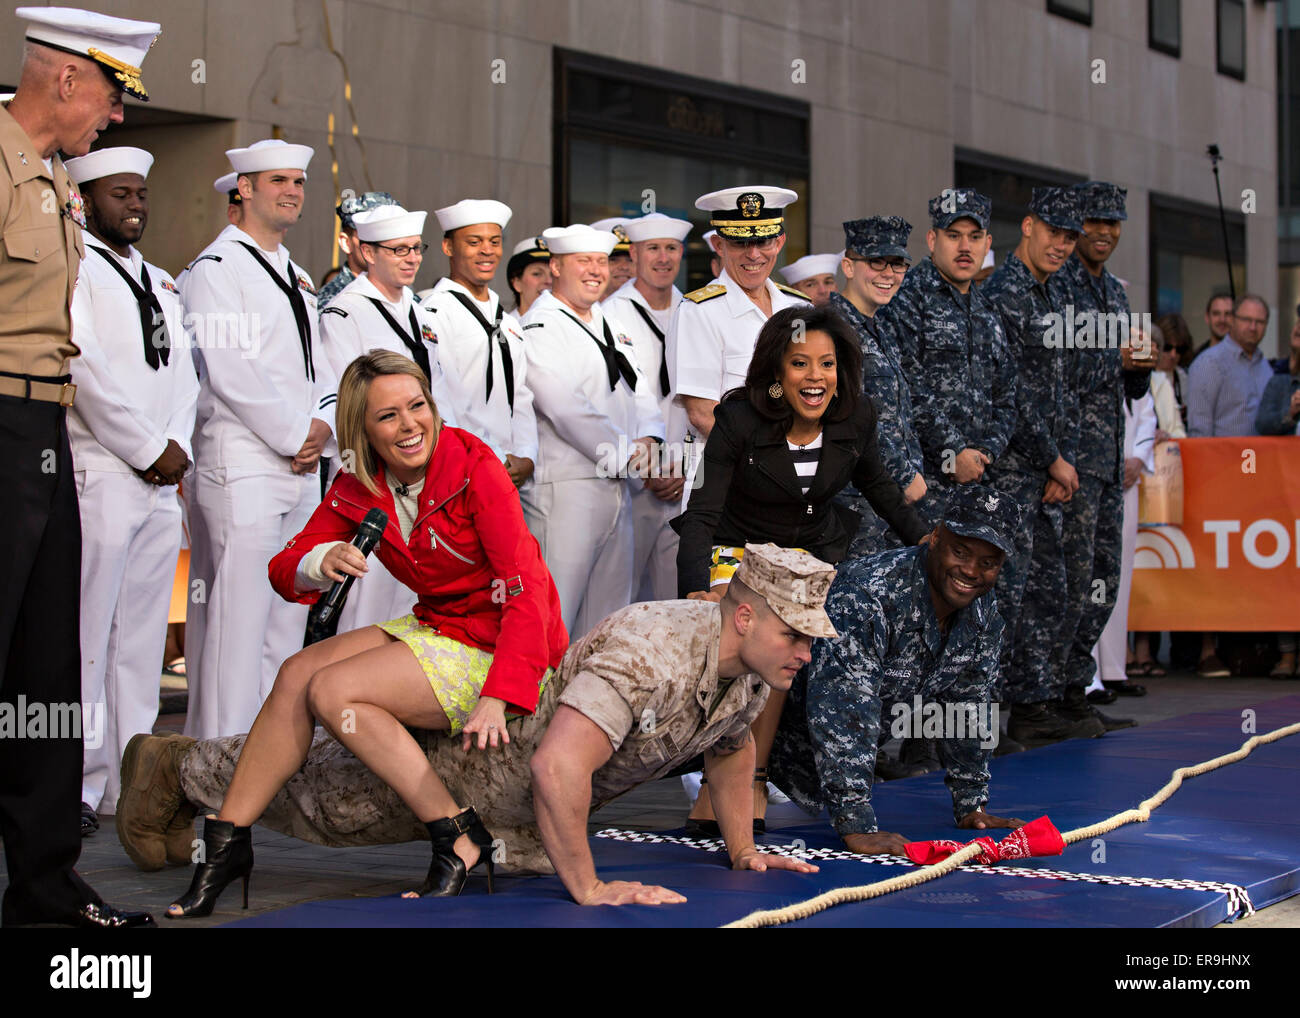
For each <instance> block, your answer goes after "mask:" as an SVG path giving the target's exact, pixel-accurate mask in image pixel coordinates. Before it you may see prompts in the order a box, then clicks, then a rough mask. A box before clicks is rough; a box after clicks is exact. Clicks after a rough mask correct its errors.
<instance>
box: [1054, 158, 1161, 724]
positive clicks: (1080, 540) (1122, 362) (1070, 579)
mask: <svg viewBox="0 0 1300 1018" xmlns="http://www.w3.org/2000/svg"><path fill="white" fill-rule="evenodd" d="M1076 190H1077V191H1078V193H1079V199H1080V204H1081V207H1082V214H1083V232H1082V233H1081V234H1080V235H1079V241H1078V244H1077V245H1076V246H1075V251H1074V255H1073V256H1072V257H1071V258H1070V260H1069V261H1068V262H1066V265H1065V268H1063V269H1062V270H1061V273H1060V276H1061V282H1062V283H1063V284H1065V285H1067V286H1068V287H1069V305H1068V306H1067V309H1068V310H1072V312H1073V314H1074V316H1075V325H1074V329H1073V332H1074V335H1073V336H1072V337H1070V339H1073V340H1074V341H1075V349H1069V348H1068V343H1069V339H1067V338H1066V337H1062V339H1063V340H1064V341H1066V342H1067V349H1066V351H1065V352H1066V356H1067V358H1068V363H1069V366H1070V374H1071V378H1072V381H1073V385H1074V390H1075V393H1076V395H1077V398H1078V401H1079V443H1078V454H1077V458H1076V460H1075V469H1076V470H1077V471H1078V473H1079V490H1078V491H1077V492H1076V493H1075V495H1074V497H1073V498H1072V499H1071V500H1070V501H1069V502H1068V503H1066V505H1065V508H1064V517H1065V519H1064V523H1065V539H1064V543H1065V566H1066V596H1067V599H1068V600H1067V605H1066V615H1065V619H1064V621H1063V622H1062V625H1061V629H1060V631H1059V633H1058V637H1057V645H1056V647H1055V648H1053V655H1054V658H1055V660H1056V662H1057V666H1058V668H1059V669H1060V671H1059V672H1058V680H1057V681H1058V687H1057V688H1058V696H1059V697H1060V701H1059V703H1058V704H1057V705H1056V707H1055V710H1056V711H1057V713H1059V714H1062V715H1064V716H1065V717H1067V718H1071V719H1080V718H1085V717H1092V718H1095V719H1096V720H1099V721H1100V722H1101V723H1102V724H1103V726H1104V727H1105V728H1106V729H1107V730H1111V729H1114V728H1127V727H1131V726H1133V725H1134V724H1135V722H1133V721H1128V720H1124V719H1117V718H1109V717H1107V716H1106V715H1104V714H1102V713H1101V712H1100V711H1099V710H1097V709H1096V708H1095V707H1093V706H1092V705H1091V704H1089V703H1088V702H1087V700H1086V699H1085V698H1084V690H1085V688H1086V687H1087V685H1088V683H1089V682H1091V681H1092V675H1093V671H1094V670H1095V664H1094V662H1093V658H1092V649H1093V647H1094V646H1096V643H1097V640H1098V638H1099V637H1100V636H1101V632H1102V630H1103V629H1105V628H1106V622H1107V620H1109V618H1110V614H1111V612H1112V611H1113V610H1114V608H1115V595H1116V592H1117V591H1118V590H1119V573H1120V553H1121V525H1122V522H1123V504H1124V502H1123V500H1124V398H1125V396H1126V395H1127V396H1128V397H1129V398H1130V399H1141V398H1142V395H1143V394H1144V393H1145V392H1146V391H1147V388H1148V386H1149V385H1150V379H1151V368H1152V367H1154V365H1155V362H1154V360H1152V359H1140V358H1139V357H1136V356H1135V351H1134V350H1133V349H1132V348H1131V347H1130V346H1129V343H1128V338H1129V330H1128V328H1127V326H1125V325H1122V324H1121V326H1120V328H1119V329H1118V332H1119V336H1118V337H1117V339H1118V342H1117V343H1116V344H1114V345H1111V344H1109V343H1108V342H1107V341H1106V336H1107V331H1108V330H1107V325H1108V323H1111V322H1114V321H1115V319H1114V318H1108V317H1106V316H1116V315H1121V314H1122V315H1123V316H1124V319H1127V318H1128V315H1129V306H1128V297H1127V295H1126V294H1125V293H1124V287H1123V284H1121V283H1120V281H1119V280H1118V279H1116V278H1115V276H1114V275H1112V274H1111V273H1110V271H1109V270H1108V269H1107V268H1106V265H1105V263H1106V260H1107V259H1108V258H1109V257H1110V256H1111V254H1112V253H1113V252H1114V250H1115V245H1116V244H1117V243H1118V241H1119V235H1120V226H1121V223H1122V222H1123V221H1124V220H1125V219H1127V218H1128V216H1127V214H1126V212H1125V208H1124V200H1125V196H1126V195H1127V191H1125V189H1124V188H1122V187H1117V186H1115V185H1114V184H1109V183H1105V182H1103V181H1089V182H1088V183H1086V184H1079V185H1077V187H1076ZM1080 313H1083V314H1085V315H1092V316H1095V317H1094V323H1093V327H1092V329H1091V330H1090V331H1091V337H1092V340H1093V341H1094V342H1093V344H1092V346H1091V348H1089V347H1088V346H1082V344H1081V343H1080V342H1079V341H1081V340H1082V341H1085V342H1086V341H1087V339H1088V331H1086V330H1085V329H1083V328H1081V326H1080V324H1079V315H1080ZM1120 321H1121V322H1122V321H1123V319H1121V320H1120ZM1081 346H1082V348H1081Z"/></svg>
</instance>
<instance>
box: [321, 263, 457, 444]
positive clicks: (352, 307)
mask: <svg viewBox="0 0 1300 1018" xmlns="http://www.w3.org/2000/svg"><path fill="white" fill-rule="evenodd" d="M372 300H377V301H379V302H380V303H381V304H383V305H384V307H385V308H387V310H388V313H389V314H390V315H392V317H393V320H394V321H395V322H397V324H398V325H399V326H401V327H402V330H403V331H405V332H407V333H409V332H410V329H411V310H412V309H414V310H415V321H416V324H417V325H419V326H420V340H421V342H422V343H424V347H425V349H426V350H427V351H428V352H429V373H430V374H431V375H432V376H433V377H432V378H430V379H429V389H430V391H431V392H432V393H433V401H434V402H435V403H436V404H437V405H438V413H439V415H440V416H441V417H442V419H443V421H444V422H445V423H447V424H450V425H451V426H452V427H453V428H456V427H460V414H459V413H458V409H457V407H456V400H455V394H454V393H453V392H452V390H451V387H450V386H449V384H448V382H447V372H446V370H445V369H444V368H443V366H442V348H441V345H440V343H439V339H438V332H437V326H436V322H435V321H434V316H433V314H432V313H431V312H429V311H426V310H425V309H424V308H422V307H421V306H420V302H419V301H418V300H416V299H415V294H414V293H412V292H411V288H410V287H409V286H404V287H402V292H401V294H400V295H399V297H398V299H397V301H396V302H393V301H390V300H389V299H388V298H387V297H385V296H384V295H383V294H382V293H381V292H380V291H379V287H377V286H375V284H374V283H373V282H371V280H370V277H369V275H367V274H366V273H364V272H363V273H361V275H359V276H357V278H356V279H354V280H352V282H350V283H349V284H348V285H347V286H345V287H344V288H343V289H342V290H340V291H339V292H338V295H337V296H335V298H334V299H333V300H332V301H330V302H329V306H328V307H327V308H325V310H324V311H322V312H321V316H320V325H321V346H322V347H323V348H324V350H325V356H326V357H328V358H329V361H330V365H331V367H332V369H333V371H334V373H335V375H337V376H338V377H339V378H342V377H343V372H344V371H346V370H347V366H348V365H349V364H351V363H352V362H353V361H354V360H356V359H357V358H358V357H360V356H361V355H362V354H363V353H367V352H369V351H370V350H391V351H392V352H393V353H400V354H401V355H402V356H403V357H410V356H411V351H410V349H408V348H407V346H406V344H405V343H403V342H402V340H401V337H399V336H398V335H397V333H395V332H394V331H393V327H392V326H391V325H389V324H388V322H387V321H385V320H384V316H383V314H381V313H380V311H379V309H378V308H376V307H375V305H374V304H373V303H371V301H372ZM412 359H414V358H412Z"/></svg>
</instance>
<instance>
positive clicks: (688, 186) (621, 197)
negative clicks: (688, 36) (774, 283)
mask: <svg viewBox="0 0 1300 1018" xmlns="http://www.w3.org/2000/svg"><path fill="white" fill-rule="evenodd" d="M555 82H556V86H555V137H554V144H555V160H554V166H555V173H554V202H553V213H554V222H556V223H557V224H564V223H590V222H593V221H595V220H598V219H604V218H606V217H609V216H626V217H629V218H634V217H636V216H639V215H642V214H644V213H646V212H649V211H652V210H653V211H657V212H662V213H664V214H665V215H670V216H674V217H676V218H679V219H689V220H691V222H693V223H694V224H695V230H693V231H692V232H691V234H690V236H689V237H688V238H687V240H686V257H685V258H684V259H683V272H684V278H683V279H679V285H680V286H681V287H682V289H684V290H693V289H695V288H696V287H699V286H702V285H703V284H704V283H707V282H708V281H709V280H710V279H711V278H712V274H711V273H710V272H709V252H708V250H707V249H706V248H705V246H704V243H703V240H702V238H703V236H704V233H705V232H706V231H707V230H708V229H709V218H708V215H707V213H704V212H700V211H698V210H697V209H696V208H695V199H696V198H698V197H699V196H700V195H702V194H706V193H708V192H709V191H716V190H718V189H720V188H724V187H734V186H735V185H737V184H771V185H775V186H778V187H788V188H790V189H791V190H793V191H795V192H796V193H797V194H798V195H799V200H798V201H797V202H795V203H794V204H793V205H790V206H789V207H787V209H786V210H785V222H786V235H787V239H786V243H785V249H784V250H783V251H782V252H781V261H782V263H783V264H786V265H788V264H790V263H791V262H793V261H794V260H795V259H797V258H801V257H802V256H803V255H805V254H807V253H808V242H809V233H810V229H809V218H810V217H809V209H810V208H811V200H810V195H809V193H808V181H809V179H810V169H809V162H808V152H809V149H810V141H811V134H810V130H809V118H810V113H809V107H808V104H807V103H803V102H796V101H794V100H792V99H787V98H785V97H783V96H777V95H770V94H768V93H766V92H757V91H754V90H751V89H743V88H737V87H734V86H730V85H722V84H719V83H717V82H714V81H707V80H704V79H700V78H689V77H686V76H684V75H678V74H671V73H668V72H665V71H662V70H660V69H659V68H652V67H643V66H641V65H638V64H629V63H623V62H621V61H615V60H610V59H608V58H606V57H598V56H593V55H591V54H586V53H575V52H572V51H569V50H560V49H557V50H556V51H555ZM652 203H653V204H652Z"/></svg>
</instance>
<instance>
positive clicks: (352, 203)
mask: <svg viewBox="0 0 1300 1018" xmlns="http://www.w3.org/2000/svg"><path fill="white" fill-rule="evenodd" d="M400 204H401V203H400V202H399V201H398V200H397V199H396V198H394V197H393V196H392V195H391V194H389V193H388V192H387V191H366V192H365V193H364V194H352V195H348V197H346V198H344V199H343V200H342V201H341V202H339V205H338V208H336V209H335V210H334V211H335V212H337V213H338V216H339V222H340V223H342V224H343V228H344V229H345V230H355V229H356V224H355V223H353V222H352V217H353V216H355V215H356V214H357V213H358V212H369V211H370V210H371V209H378V208H383V207H384V206H385V205H400Z"/></svg>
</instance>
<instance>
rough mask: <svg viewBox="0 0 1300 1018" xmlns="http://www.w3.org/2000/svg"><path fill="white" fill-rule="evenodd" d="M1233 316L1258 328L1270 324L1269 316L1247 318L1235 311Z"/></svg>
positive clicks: (1245, 323)
mask: <svg viewBox="0 0 1300 1018" xmlns="http://www.w3.org/2000/svg"><path fill="white" fill-rule="evenodd" d="M1232 317H1233V318H1235V319H1237V321H1239V322H1241V323H1242V324H1243V325H1250V326H1253V327H1254V328H1256V329H1262V328H1264V327H1265V326H1266V325H1268V319H1267V318H1247V317H1246V316H1245V315H1239V314H1236V313H1235V312H1234V313H1233V316H1232Z"/></svg>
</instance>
